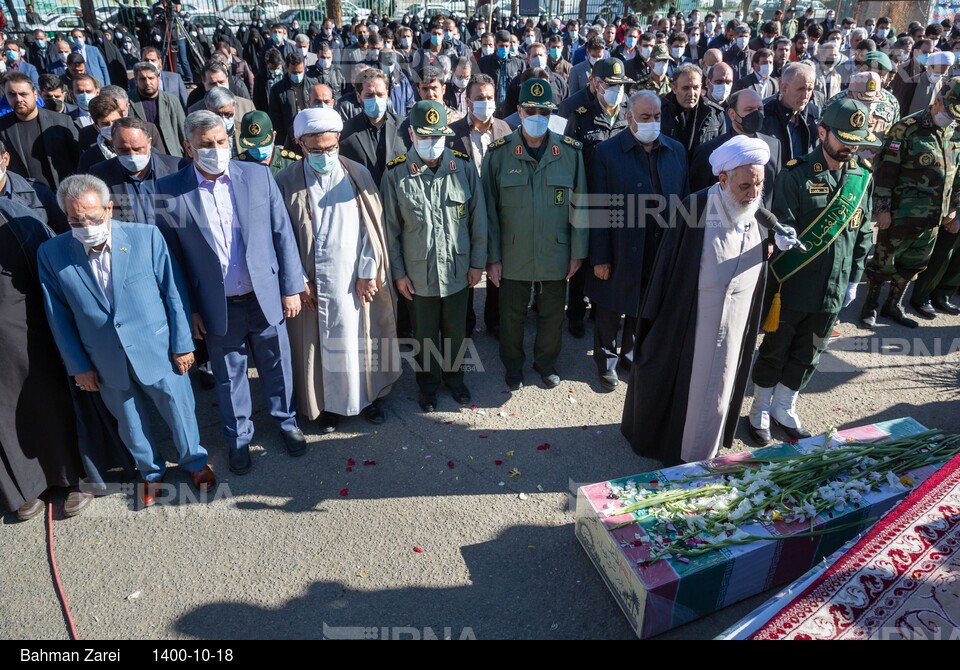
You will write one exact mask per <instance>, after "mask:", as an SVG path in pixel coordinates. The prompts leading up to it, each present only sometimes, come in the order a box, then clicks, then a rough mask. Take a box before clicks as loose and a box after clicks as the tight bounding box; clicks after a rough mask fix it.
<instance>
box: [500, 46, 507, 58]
mask: <svg viewBox="0 0 960 670" xmlns="http://www.w3.org/2000/svg"><path fill="white" fill-rule="evenodd" d="M508 53H510V50H509V49H508V48H507V47H497V58H506V57H507V54H508Z"/></svg>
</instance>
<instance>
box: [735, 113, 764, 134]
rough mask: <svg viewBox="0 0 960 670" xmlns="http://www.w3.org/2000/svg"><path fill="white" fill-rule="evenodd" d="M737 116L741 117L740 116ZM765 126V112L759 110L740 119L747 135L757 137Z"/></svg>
mask: <svg viewBox="0 0 960 670" xmlns="http://www.w3.org/2000/svg"><path fill="white" fill-rule="evenodd" d="M737 116H740V115H739V114H738V115H737ZM762 125H763V112H761V111H760V110H759V109H757V110H754V111H752V112H750V113H749V114H747V115H746V116H741V117H740V127H741V128H743V132H745V133H746V134H747V135H755V134H756V133H758V132H759V131H760V127H761V126H762Z"/></svg>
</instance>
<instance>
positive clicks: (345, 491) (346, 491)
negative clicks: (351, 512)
mask: <svg viewBox="0 0 960 670" xmlns="http://www.w3.org/2000/svg"><path fill="white" fill-rule="evenodd" d="M349 493H350V490H349V489H340V497H341V498H346V497H347V495H349Z"/></svg>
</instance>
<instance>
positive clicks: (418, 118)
mask: <svg viewBox="0 0 960 670" xmlns="http://www.w3.org/2000/svg"><path fill="white" fill-rule="evenodd" d="M407 118H408V119H409V120H410V127H411V128H413V134H414V135H416V136H417V137H449V136H451V135H453V134H454V133H453V131H452V130H450V128H449V127H448V126H447V108H446V107H444V106H443V105H441V104H440V103H439V102H437V101H435V100H420V101H419V102H417V103H416V104H415V105H414V106H413V107H412V108H411V109H410V114H409V116H408V117H407Z"/></svg>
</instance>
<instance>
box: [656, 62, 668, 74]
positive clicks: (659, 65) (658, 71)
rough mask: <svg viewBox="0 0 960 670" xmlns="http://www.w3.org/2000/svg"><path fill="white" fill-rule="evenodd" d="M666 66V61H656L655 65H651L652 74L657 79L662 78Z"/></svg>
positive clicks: (665, 71)
mask: <svg viewBox="0 0 960 670" xmlns="http://www.w3.org/2000/svg"><path fill="white" fill-rule="evenodd" d="M667 65H668V63H667V61H665V60H658V61H657V62H656V63H654V64H653V73H654V74H655V75H657V76H658V77H662V76H663V75H665V74H666V73H667Z"/></svg>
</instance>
